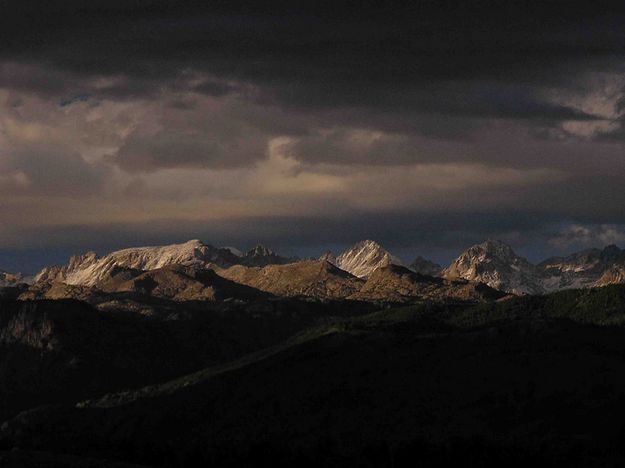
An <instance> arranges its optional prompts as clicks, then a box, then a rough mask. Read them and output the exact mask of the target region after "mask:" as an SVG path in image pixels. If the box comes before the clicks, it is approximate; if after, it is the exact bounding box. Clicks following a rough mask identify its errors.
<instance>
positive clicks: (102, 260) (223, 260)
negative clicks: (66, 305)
mask: <svg viewBox="0 0 625 468" xmlns="http://www.w3.org/2000/svg"><path fill="white" fill-rule="evenodd" d="M211 263H216V264H219V265H224V266H227V265H231V264H234V263H238V257H236V255H234V254H232V252H230V251H229V250H227V249H221V248H216V247H213V246H211V245H208V244H205V243H203V242H202V241H200V240H197V239H193V240H190V241H187V242H184V243H182V244H171V245H164V246H153V247H135V248H128V249H123V250H118V251H116V252H112V253H110V254H108V255H105V256H103V257H99V256H98V255H97V254H96V253H95V252H87V253H86V254H84V255H78V256H74V257H71V258H70V260H69V262H68V263H67V264H66V265H64V266H61V267H58V266H53V267H47V268H44V269H43V270H42V271H41V272H39V274H38V275H37V276H36V278H35V280H36V281H37V282H42V281H47V282H63V283H67V284H73V285H79V284H80V285H86V286H93V285H96V284H98V283H99V282H100V281H103V280H105V279H106V278H108V277H109V276H110V274H111V272H112V271H113V269H114V268H115V267H125V268H134V269H138V270H155V269H158V268H163V267H166V266H169V265H189V266H190V265H198V266H206V265H209V264H211Z"/></svg>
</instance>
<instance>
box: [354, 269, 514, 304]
mask: <svg viewBox="0 0 625 468" xmlns="http://www.w3.org/2000/svg"><path fill="white" fill-rule="evenodd" d="M504 296H505V293H502V292H500V291H497V290H495V289H492V288H491V287H489V286H487V285H485V284H483V283H475V282H471V281H467V280H446V279H443V278H436V277H432V276H427V275H422V274H419V273H415V272H414V271H411V270H409V269H408V268H406V267H403V266H399V265H387V266H385V267H381V268H378V269H377V270H375V271H374V272H373V273H372V274H371V276H369V278H368V279H367V282H366V283H365V284H364V285H363V287H362V288H361V289H360V291H358V293H356V294H354V295H353V296H351V298H352V299H359V300H365V301H394V302H413V301H415V300H427V301H436V302H481V301H484V300H496V299H500V298H501V297H504Z"/></svg>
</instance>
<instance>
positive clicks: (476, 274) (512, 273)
mask: <svg viewBox="0 0 625 468" xmlns="http://www.w3.org/2000/svg"><path fill="white" fill-rule="evenodd" d="M443 276H444V277H446V278H450V279H451V278H463V279H466V280H470V281H477V282H482V283H485V284H487V285H488V286H490V287H492V288H495V289H499V290H502V291H506V292H512V293H514V294H541V293H543V292H544V288H543V286H542V284H541V281H540V273H539V270H538V269H537V267H536V266H534V265H532V264H531V263H530V262H529V261H527V260H526V259H525V258H523V257H521V256H519V255H517V254H516V253H515V252H514V250H513V249H512V247H510V246H509V245H508V244H506V243H504V242H502V241H499V240H492V239H488V240H486V241H484V242H482V243H481V244H476V245H474V246H472V247H470V248H468V249H467V250H465V251H464V252H463V253H462V254H461V255H460V256H459V257H458V258H457V259H456V260H455V261H454V262H453V263H452V264H451V265H450V266H449V267H447V268H446V269H445V270H444V271H443Z"/></svg>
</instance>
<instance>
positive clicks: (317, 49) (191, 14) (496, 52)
mask: <svg viewBox="0 0 625 468" xmlns="http://www.w3.org/2000/svg"><path fill="white" fill-rule="evenodd" d="M536 3H538V2H467V3H464V4H463V3H460V2H411V3H409V4H404V5H399V4H393V5H388V6H380V5H379V4H377V3H375V2H371V3H369V2H364V3H363V2H357V3H341V4H340V5H336V4H330V3H324V2H310V3H308V4H302V3H299V4H297V5H296V4H295V3H287V2H262V4H260V5H254V6H249V5H245V4H242V3H239V2H224V3H221V2H205V3H204V2H202V3H195V2H191V3H189V2H185V3H184V4H180V3H176V4H174V3H171V2H164V1H147V2H119V1H113V0H111V1H96V2H88V3H85V2H75V1H73V2H72V1H68V2H48V3H41V2H34V1H27V2H24V1H20V2H17V1H9V2H4V4H3V7H2V8H3V11H2V13H3V14H2V28H0V58H1V59H3V60H4V61H15V62H21V63H29V62H35V63H38V64H42V65H45V67H46V68H52V69H56V70H65V71H66V72H68V73H72V74H73V75H81V76H85V77H89V76H96V75H104V76H123V77H125V80H126V81H124V80H122V82H121V83H119V85H118V86H111V88H110V89H108V90H107V92H108V93H109V94H110V95H118V96H119V97H123V96H124V95H140V94H142V93H152V92H155V91H156V90H158V89H161V88H162V87H163V86H176V82H177V80H179V79H180V74H181V72H182V71H183V70H185V69H194V70H198V71H202V72H207V73H210V74H211V75H213V76H215V77H217V78H218V79H217V80H213V81H207V82H205V83H201V84H194V85H193V86H191V85H190V86H191V88H192V89H195V90H196V91H201V92H206V93H208V94H211V95H214V96H220V95H225V94H229V93H233V92H236V91H237V86H235V85H233V84H232V83H228V82H227V81H223V80H230V81H235V82H237V81H238V82H242V83H252V84H254V85H257V86H260V87H261V88H262V90H263V91H262V93H263V94H264V95H265V97H264V99H266V100H272V99H273V100H276V101H277V102H279V103H281V104H283V105H289V106H294V107H303V108H306V109H308V108H311V107H312V108H315V107H323V106H326V107H327V106H331V107H336V106H367V107H373V108H380V109H391V110H393V111H394V112H397V111H398V110H400V109H402V108H405V109H406V110H408V111H419V112H433V113H437V112H442V113H446V114H450V113H453V114H458V113H460V114H464V115H472V116H503V117H512V118H529V119H532V118H540V119H556V120H558V119H579V118H581V119H587V118H591V116H589V115H587V114H586V113H583V112H580V111H578V110H575V109H571V108H569V107H567V106H563V105H554V104H553V103H549V102H548V101H546V100H544V99H541V96H540V92H539V91H540V90H539V89H536V86H538V87H542V86H545V85H550V84H555V85H558V86H574V83H575V80H574V79H573V77H574V75H576V74H577V73H579V72H580V71H584V70H588V69H589V68H591V69H592V70H595V71H596V70H598V69H599V68H605V69H612V68H613V66H614V65H613V61H612V60H610V57H612V56H613V55H614V54H620V53H622V52H623V47H624V46H623V44H625V32H624V31H623V28H622V27H621V26H622V20H623V10H624V9H623V8H622V7H615V6H614V5H613V4H611V5H612V6H610V7H605V8H600V7H599V6H596V5H594V4H593V7H592V8H591V7H576V6H572V5H570V2H548V5H538V4H536ZM544 3H547V2H544ZM617 63H619V64H620V66H622V64H621V63H620V62H618V61H617ZM433 82H438V83H455V85H453V86H451V85H445V84H443V85H439V89H437V88H436V87H432V83H433ZM458 82H461V83H458ZM9 83H10V82H9ZM480 83H481V84H480ZM22 86H32V87H33V88H35V89H39V90H42V91H43V90H45V89H46V88H47V89H48V90H53V89H57V90H58V89H62V88H63V86H64V85H63V83H62V82H59V80H58V79H56V78H54V79H52V80H51V81H50V82H48V83H41V82H39V81H38V82H32V83H23V84H22Z"/></svg>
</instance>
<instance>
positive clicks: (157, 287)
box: [0, 240, 625, 300]
mask: <svg viewBox="0 0 625 468" xmlns="http://www.w3.org/2000/svg"><path fill="white" fill-rule="evenodd" d="M391 266H393V267H394V268H389V267H391ZM397 267H401V268H402V269H399V268H397ZM200 270H211V271H213V272H214V273H215V274H214V275H212V276H210V275H209V276H206V275H204V276H202V275H200V276H201V277H202V279H200V280H198V271H200ZM380 270H384V275H386V277H387V278H386V279H387V280H388V281H387V284H386V285H384V287H382V281H381V276H380V275H379V274H376V272H378V271H380ZM147 272H150V273H149V274H146V273H147ZM415 275H416V276H415ZM391 276H392V278H391ZM397 278H403V279H401V280H397ZM424 278H429V279H428V281H429V282H430V285H431V286H432V285H437V290H438V292H439V293H442V294H443V295H444V296H445V297H447V296H448V295H449V294H448V293H449V291H448V289H449V287H450V286H451V285H455V286H459V284H460V283H458V281H465V282H469V283H471V284H478V283H482V284H485V285H487V286H489V287H490V288H492V289H495V290H499V291H502V292H505V293H511V294H517V295H519V294H521V295H523V294H545V293H549V292H553V291H559V290H563V289H575V288H587V287H600V286H604V285H607V284H613V283H623V282H625V251H624V250H621V249H620V248H619V247H617V246H615V245H610V246H607V247H605V248H604V249H589V250H584V251H581V252H578V253H574V254H571V255H568V256H565V257H552V258H549V259H547V260H544V261H543V262H540V263H538V264H533V263H531V262H529V261H528V260H527V259H525V258H523V257H521V256H519V255H517V254H516V253H515V252H514V250H513V249H512V247H510V246H509V245H507V244H505V243H504V242H501V241H498V240H487V241H485V242H483V243H481V244H476V245H474V246H472V247H470V248H468V249H467V250H465V251H464V252H463V253H462V254H460V256H458V258H456V259H455V260H454V261H453V262H452V263H451V264H450V265H449V266H448V267H447V268H442V267H441V266H440V265H438V264H436V263H434V262H431V261H430V260H427V259H425V258H423V257H421V256H419V257H417V258H416V259H415V260H414V261H413V262H412V263H410V265H409V266H405V265H404V264H403V262H402V261H401V260H400V259H399V258H398V257H396V256H394V255H392V254H391V253H390V252H388V251H387V250H385V249H384V248H383V247H382V246H380V244H378V243H377V242H375V241H372V240H364V241H361V242H358V243H357V244H355V245H354V246H352V247H351V248H349V249H347V250H346V251H344V252H342V253H340V254H339V255H334V254H333V253H332V252H328V253H326V254H325V255H323V256H322V257H320V258H319V259H316V260H315V259H307V260H300V259H298V258H294V257H284V256H281V255H278V254H277V253H275V252H273V251H272V250H270V249H268V248H267V247H265V246H262V245H258V246H256V247H254V248H253V249H251V250H250V251H248V252H247V253H245V254H243V253H241V252H240V251H238V250H237V249H235V248H232V247H214V246H211V245H209V244H205V243H204V242H202V241H200V240H191V241H188V242H185V243H182V244H172V245H166V246H155V247H137V248H128V249H123V250H119V251H115V252H112V253H110V254H108V255H104V256H98V255H97V254H96V253H95V252H87V253H85V254H83V255H76V256H73V257H71V258H70V259H69V261H68V263H66V264H65V265H61V266H50V267H45V268H43V269H42V270H41V271H40V272H39V273H38V274H36V275H35V276H34V277H28V276H26V275H22V274H19V273H6V272H0V286H3V287H6V286H15V285H17V284H20V283H33V285H32V286H31V288H30V290H29V292H28V294H29V297H33V298H35V297H47V298H59V297H83V296H84V295H85V294H87V295H89V294H90V292H89V291H91V290H92V289H97V290H99V291H103V292H141V291H143V292H145V293H148V294H152V295H157V296H159V297H166V298H168V299H177V300H183V299H211V300H216V298H219V297H223V296H224V295H223V294H222V293H220V292H219V291H218V290H219V289H220V287H221V286H217V285H216V284H215V282H216V280H217V279H219V280H228V281H230V282H232V283H233V284H237V285H241V286H246V287H248V288H254V289H255V290H257V291H260V292H262V293H269V294H272V295H276V296H286V297H293V296H308V297H316V298H323V299H345V298H358V299H363V298H368V299H372V298H375V299H376V300H383V299H384V294H382V293H381V292H380V291H382V290H384V291H385V294H386V297H387V298H394V299H402V300H405V299H406V298H408V297H412V298H414V297H420V298H423V297H427V296H428V295H427V294H425V292H424V291H425V290H424V289H423V287H422V286H423V284H424V282H427V281H425V280H424ZM441 279H443V280H445V281H448V282H450V283H444V282H443V283H441V282H440V280H441ZM168 281H171V282H172V285H170V286H167V282H168ZM371 281H375V282H376V285H375V287H373V286H372V284H371ZM406 281H409V282H410V286H406V284H405V283H406ZM454 281H455V283H454ZM182 283H184V284H182ZM148 284H149V287H148V286H147V285H148ZM367 284H368V285H367ZM400 284H401V285H402V286H400ZM222 285H223V284H222ZM365 285H367V286H365ZM390 285H395V286H397V289H396V290H393V288H392V287H391V286H390ZM230 286H232V285H230ZM445 288H447V290H445V292H444V293H443V292H442V291H443V290H444V289H445ZM226 290H227V291H229V294H230V295H228V294H226V297H242V296H249V290H246V292H243V290H242V289H241V288H239V289H237V288H234V287H228V288H226ZM85 291H87V292H86V293H85ZM237 291H238V292H239V293H241V294H239V293H237ZM373 291H375V293H373ZM415 291H419V294H416V292H415ZM456 292H457V293H458V294H456V296H457V297H461V296H466V294H464V293H459V292H458V291H456ZM452 295H453V294H452ZM468 296H472V294H469V295H468Z"/></svg>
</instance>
